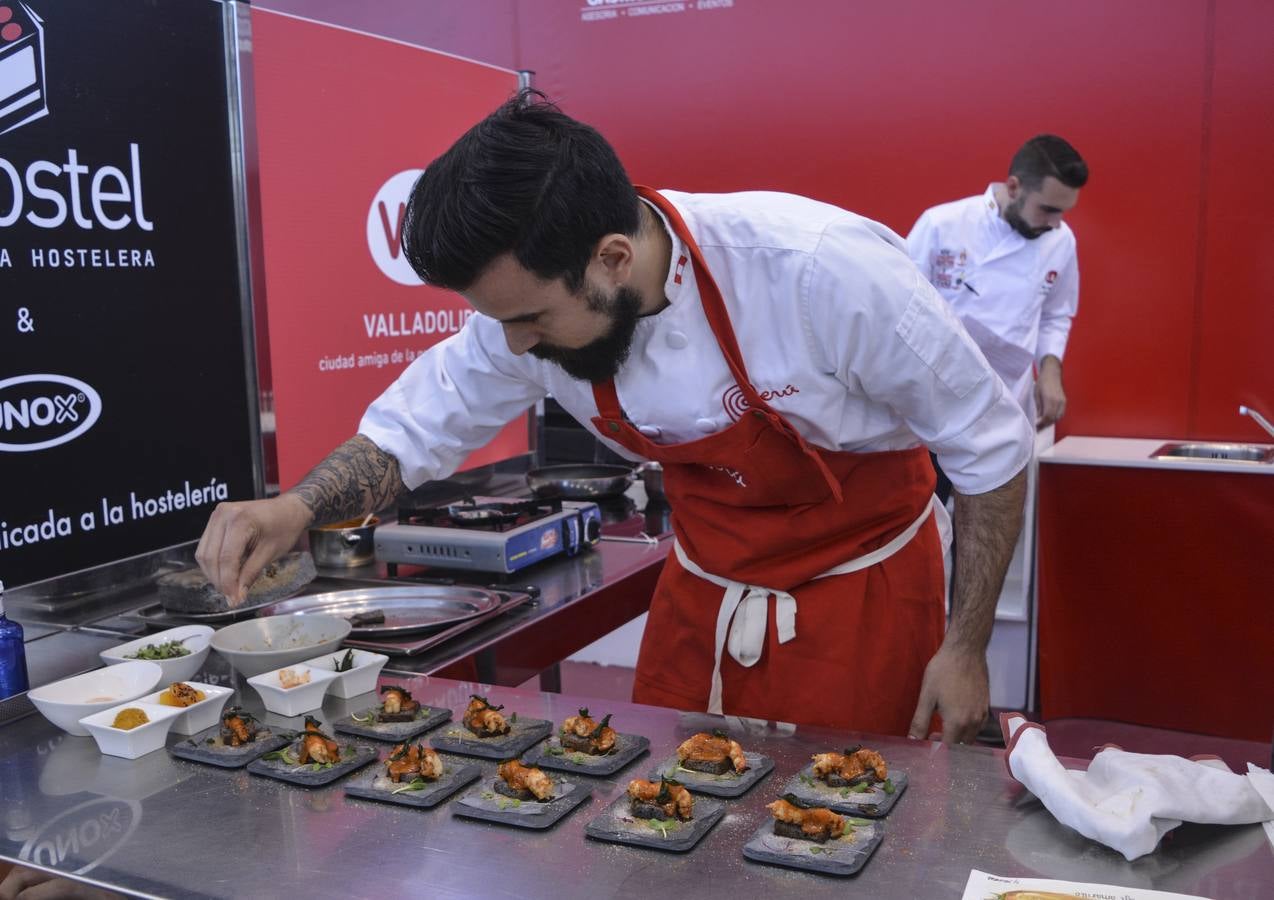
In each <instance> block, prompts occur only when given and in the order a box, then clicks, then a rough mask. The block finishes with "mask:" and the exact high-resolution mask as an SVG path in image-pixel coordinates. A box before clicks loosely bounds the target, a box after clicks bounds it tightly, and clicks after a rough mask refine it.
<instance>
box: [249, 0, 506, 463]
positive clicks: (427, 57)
mask: <svg viewBox="0 0 1274 900" xmlns="http://www.w3.org/2000/svg"><path fill="white" fill-rule="evenodd" d="M252 29H253V42H254V49H255V60H254V64H255V71H254V75H255V99H256V111H257V139H258V147H259V152H260V157H261V165H260V198H261V226H262V239H263V245H264V254H265V287H266V294H267V303H266V308H267V318H268V321H269V336H270V361H271V375H272V384H273V390H274V402H275V417H276V426H277V429H276V443H277V451H278V468H279V484H280V485H281V486H282V487H283V488H289V487H291V486H292V485H293V484H295V483H296V482H297V481H298V480H299V479H300V478H301V477H302V476H304V475H305V473H306V472H307V471H309V469H310V468H311V467H313V466H314V465H315V464H316V463H318V462H319V461H320V460H321V459H323V457H324V456H326V455H327V454H328V453H329V452H330V451H331V450H332V449H333V448H334V447H336V446H337V445H338V444H340V443H341V442H342V441H344V440H346V439H347V438H348V437H350V435H352V434H353V433H354V432H355V431H356V430H357V427H358V422H359V419H360V418H361V416H362V414H363V411H364V410H365V409H366V407H367V404H368V403H369V402H370V401H371V400H372V399H374V398H375V397H376V396H377V395H379V394H380V393H381V392H382V391H383V390H384V389H385V388H386V387H387V386H388V385H389V384H390V382H392V381H393V380H394V379H395V378H396V377H397V376H398V375H399V373H400V372H401V371H402V370H403V369H404V368H405V367H406V365H407V364H408V363H409V362H410V361H411V359H413V358H414V357H415V355H417V354H418V353H420V352H423V351H424V350H425V349H426V348H428V347H431V346H433V345H434V344H436V343H437V342H439V341H441V340H443V339H444V338H446V337H447V336H448V335H450V334H452V333H454V332H455V331H457V330H459V328H460V325H461V323H462V322H463V317H464V315H465V314H467V313H469V312H470V310H469V308H468V306H467V305H466V304H465V302H464V300H463V298H461V297H459V296H458V295H456V294H454V293H451V292H449V291H440V290H437V289H435V288H430V287H426V286H424V285H422V284H421V283H420V282H419V279H418V278H416V277H415V275H414V274H413V273H412V272H411V270H410V267H408V266H407V265H406V264H405V263H404V262H403V260H402V259H401V257H400V256H399V255H398V246H397V235H398V233H399V232H398V228H400V227H401V221H402V219H401V217H402V208H403V206H402V205H403V204H405V202H406V199H407V193H408V190H409V189H410V186H411V184H412V182H413V181H414V180H415V174H414V173H415V172H416V171H417V170H418V169H420V168H423V166H424V165H425V164H427V163H428V161H429V160H430V159H433V158H434V157H435V156H437V155H438V154H440V153H442V152H443V151H444V150H445V149H446V148H447V147H448V146H450V145H451V144H452V142H454V141H455V140H456V138H458V137H459V136H460V135H461V134H463V133H464V131H465V130H466V129H467V128H468V127H469V125H470V124H471V123H472V122H473V121H474V120H475V119H477V118H480V117H481V116H482V115H483V114H485V113H486V111H488V110H489V109H491V108H492V107H494V106H495V105H496V104H498V103H500V102H501V101H503V100H504V99H505V98H506V97H508V96H509V94H510V93H512V91H514V90H515V89H516V86H517V75H516V74H515V73H513V72H510V71H508V70H505V69H497V68H494V67H491V66H488V65H477V64H475V63H473V62H468V61H464V60H461V59H456V58H455V57H453V56H449V55H444V54H441V53H436V52H432V51H428V50H422V49H420V48H418V47H414V46H406V45H404V44H402V43H394V42H391V41H386V40H381V39H378V38H374V37H369V36H367V35H361V34H356V33H353V32H351V31H350V30H348V29H344V28H334V27H331V26H329V25H327V24H320V23H316V22H313V21H307V20H304V19H298V18H295V17H293V16H291V15H280V14H278V13H276V12H273V11H270V10H266V9H264V8H262V7H254V9H253V13H252ZM413 113H417V114H413ZM391 186H392V187H391ZM378 214H379V221H378V219H377V216H378ZM369 223H370V224H369ZM395 264H396V265H395ZM391 273H395V274H391ZM404 279H405V280H404ZM527 445H528V432H527V422H526V419H525V417H519V418H518V419H516V420H515V421H514V422H512V423H510V424H509V425H508V426H506V427H505V428H504V429H503V431H501V432H499V433H498V434H497V435H496V437H495V438H493V439H492V441H491V442H490V443H488V444H487V445H486V446H485V447H483V448H481V449H479V450H476V451H475V452H474V453H473V454H472V455H471V456H470V457H469V459H468V460H467V461H466V465H468V466H473V465H481V464H485V463H489V462H492V461H494V460H500V459H507V458H509V457H511V456H514V455H517V454H519V453H524V452H526V450H527Z"/></svg>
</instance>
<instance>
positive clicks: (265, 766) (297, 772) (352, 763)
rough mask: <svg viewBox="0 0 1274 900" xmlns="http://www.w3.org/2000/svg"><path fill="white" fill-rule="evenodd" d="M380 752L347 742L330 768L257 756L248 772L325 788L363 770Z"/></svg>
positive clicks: (291, 782)
mask: <svg viewBox="0 0 1274 900" xmlns="http://www.w3.org/2000/svg"><path fill="white" fill-rule="evenodd" d="M379 755H380V753H379V751H377V750H376V748H375V747H369V746H367V745H366V744H346V745H345V747H343V748H342V752H341V761H340V762H339V763H337V764H335V765H333V766H332V767H331V768H330V769H319V770H318V771H314V770H313V768H312V767H311V766H310V765H304V766H295V765H292V764H290V763H288V762H285V761H284V760H281V759H256V760H253V761H252V762H251V763H249V764H248V771H249V772H251V773H252V774H253V775H262V776H264V777H266V778H274V779H276V780H278V781H286V782H288V783H289V784H296V785H300V786H301V787H322V786H323V785H325V784H331V783H332V782H333V781H335V780H336V779H338V778H343V777H344V776H346V775H348V774H349V773H350V772H354V771H357V770H358V769H361V768H362V767H363V766H365V765H367V764H368V763H369V762H371V761H372V760H374V759H376V757H378V756H379Z"/></svg>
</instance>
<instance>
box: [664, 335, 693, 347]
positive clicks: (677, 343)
mask: <svg viewBox="0 0 1274 900" xmlns="http://www.w3.org/2000/svg"><path fill="white" fill-rule="evenodd" d="M665 340H667V341H668V346H669V347H671V348H672V349H674V350H682V349H684V348H685V347H686V346H688V345H689V344H690V338H688V337H686V336H685V335H684V334H683V333H682V332H680V331H670V332H668V337H667V338H665Z"/></svg>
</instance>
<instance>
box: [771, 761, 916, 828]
mask: <svg viewBox="0 0 1274 900" xmlns="http://www.w3.org/2000/svg"><path fill="white" fill-rule="evenodd" d="M889 781H890V782H891V783H892V784H893V787H894V791H893V793H892V794H890V793H886V792H885V789H884V788H883V787H882V786H881V785H879V784H873V785H871V786H870V787H869V788H868V789H867V790H865V791H862V792H855V791H851V790H849V789H848V788H836V787H831V786H830V785H829V784H828V783H827V782H825V781H823V780H822V779H820V778H815V777H814V764H813V763H810V764H809V765H808V766H806V767H805V768H804V769H801V771H800V772H798V773H797V774H796V775H795V776H794V777H793V778H792V780H791V781H789V782H788V783H787V784H785V785H784V786H783V791H782V793H784V794H795V795H796V796H797V797H798V798H799V799H801V800H805V801H807V802H809V803H813V804H816V805H818V806H826V807H827V808H828V809H830V810H831V811H832V812H837V813H841V814H843V815H849V816H866V817H867V818H869V819H879V818H883V817H884V816H887V815H889V811H890V810H891V809H893V808H894V804H895V803H897V802H898V798H899V797H901V796H902V792H903V791H905V790H906V789H907V773H906V772H899V771H897V770H896V769H890V770H889Z"/></svg>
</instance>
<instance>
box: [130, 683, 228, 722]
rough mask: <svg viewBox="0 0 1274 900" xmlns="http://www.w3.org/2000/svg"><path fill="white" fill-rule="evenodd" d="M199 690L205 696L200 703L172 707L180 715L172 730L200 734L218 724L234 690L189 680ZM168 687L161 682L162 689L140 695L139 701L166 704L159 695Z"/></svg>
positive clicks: (157, 704)
mask: <svg viewBox="0 0 1274 900" xmlns="http://www.w3.org/2000/svg"><path fill="white" fill-rule="evenodd" d="M186 684H188V685H190V686H191V687H192V688H194V689H195V690H197V691H203V694H204V698H203V699H202V700H200V701H199V702H198V703H192V704H190V705H189V706H174V707H172V709H175V710H177V712H178V716H177V718H176V719H175V720H174V721H173V726H172V730H173V731H175V732H177V733H178V734H198V733H199V732H201V731H204V730H206V729H208V728H211V727H212V726H213V725H216V724H217V722H218V720H219V719H220V718H221V707H223V706H225V705H226V701H227V700H229V699H230V696H231V695H232V694H233V693H234V691H232V690H230V688H224V687H219V686H217V685H215V684H204V683H202V682H199V681H187V682H186ZM167 689H168V683H166V682H160V689H159V690H157V691H155V692H154V693H153V694H147V695H146V696H144V697H138V698H137V702H138V703H153V704H155V705H156V706H164V704H163V703H160V702H159V695H160V694H162V693H163V692H164V691H166V690H167Z"/></svg>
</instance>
